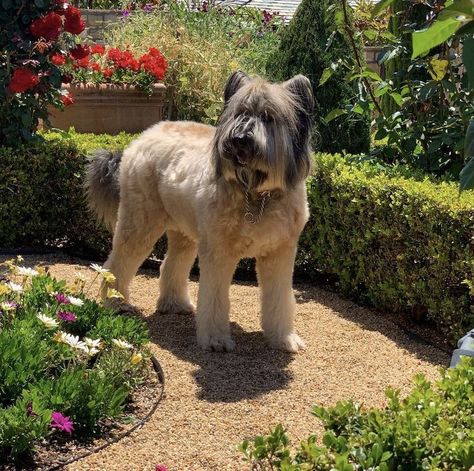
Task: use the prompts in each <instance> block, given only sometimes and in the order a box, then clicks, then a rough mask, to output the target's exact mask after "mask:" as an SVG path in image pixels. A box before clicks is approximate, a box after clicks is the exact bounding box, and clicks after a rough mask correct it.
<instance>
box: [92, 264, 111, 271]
mask: <svg viewBox="0 0 474 471" xmlns="http://www.w3.org/2000/svg"><path fill="white" fill-rule="evenodd" d="M89 266H90V268H92V270H94V271H95V272H97V273H107V272H108V271H109V270H107V268H103V267H101V266H100V265H98V264H97V263H91V264H90V265H89Z"/></svg>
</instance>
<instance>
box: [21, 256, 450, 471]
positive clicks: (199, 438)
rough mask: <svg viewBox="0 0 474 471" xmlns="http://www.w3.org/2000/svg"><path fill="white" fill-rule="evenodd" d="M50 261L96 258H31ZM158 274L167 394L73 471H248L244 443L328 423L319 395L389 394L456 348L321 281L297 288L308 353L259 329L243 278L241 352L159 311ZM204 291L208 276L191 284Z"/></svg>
mask: <svg viewBox="0 0 474 471" xmlns="http://www.w3.org/2000/svg"><path fill="white" fill-rule="evenodd" d="M25 258H26V260H25V265H31V264H35V263H38V262H42V263H44V264H47V265H49V266H50V268H51V272H52V273H53V274H54V275H55V276H58V277H63V278H66V279H71V278H73V277H74V273H75V272H82V273H84V274H86V275H87V276H88V277H89V278H90V279H92V273H91V272H90V271H89V270H88V269H87V265H88V264H87V263H86V262H84V261H81V260H77V259H72V258H69V257H65V256H61V257H59V256H47V257H46V256H45V257H39V256H35V257H25ZM157 290H158V287H157V274H156V272H154V271H152V270H142V271H141V272H140V274H139V275H138V276H137V277H136V278H135V280H134V282H133V285H132V302H133V303H134V304H135V305H136V306H138V307H139V308H140V309H141V310H142V311H143V314H144V316H145V319H146V321H147V322H148V325H149V327H150V330H151V335H152V344H151V350H152V351H153V353H154V354H155V355H156V357H157V358H158V360H159V361H160V363H161V365H162V367H163V369H164V371H165V376H166V387H165V399H164V400H163V401H162V403H161V404H160V406H159V407H158V410H157V411H156V413H155V414H154V416H153V417H152V419H151V420H150V421H149V422H148V423H147V424H146V425H145V426H144V427H143V428H142V429H141V430H139V431H138V432H136V433H134V434H133V435H132V436H131V437H128V438H126V439H124V440H122V441H121V442H119V443H117V444H116V445H114V446H111V447H109V448H108V449H106V450H104V451H102V452H101V453H98V454H97V455H94V456H91V457H89V458H86V459H84V460H82V461H80V462H78V463H76V464H74V465H71V466H69V467H68V470H70V471H79V470H81V471H82V470H94V471H105V470H107V471H111V470H121V471H123V470H125V471H135V470H137V471H138V470H143V471H145V470H147V471H153V470H154V466H155V464H157V463H163V464H165V465H166V466H167V468H168V470H170V471H188V470H193V471H198V470H199V471H201V470H203V471H207V470H212V471H214V470H215V471H221V470H245V469H247V467H246V465H245V463H244V462H243V461H242V460H241V455H240V453H239V452H238V451H237V450H236V445H237V444H239V443H240V442H241V441H242V440H243V439H245V438H250V437H252V436H254V435H256V434H259V433H265V432H267V431H268V430H269V429H270V427H272V426H274V425H276V424H277V423H279V422H281V423H282V424H283V425H284V426H285V427H286V428H287V430H288V432H289V434H290V437H291V438H292V439H293V440H294V443H297V441H299V440H300V439H303V438H304V437H306V436H307V435H308V434H309V433H314V432H316V433H319V432H320V431H321V427H320V425H319V424H318V422H317V421H316V419H315V418H314V417H313V416H312V415H311V413H310V411H311V407H312V406H313V405H314V404H322V405H331V404H335V403H336V401H338V400H342V399H348V398H352V399H354V400H356V401H359V402H362V403H363V404H365V405H367V406H381V405H383V404H384V390H385V388H386V387H387V386H388V385H392V386H395V387H397V388H401V389H402V391H403V392H407V391H408V390H409V387H410V380H411V378H413V376H414V375H415V374H416V373H424V374H426V375H427V376H428V377H429V378H430V379H433V380H434V379H436V378H437V377H438V375H439V373H438V369H439V366H440V365H443V366H444V365H447V364H448V362H449V357H448V356H447V355H446V354H445V353H443V352H441V351H440V350H438V349H436V348H434V347H430V346H427V345H425V344H423V343H420V342H417V341H416V340H414V339H413V338H412V337H410V336H408V335H407V334H405V333H404V332H403V331H402V330H401V329H400V328H399V327H397V326H396V325H395V324H393V323H392V322H391V321H390V320H389V319H387V318H385V317H384V316H382V315H380V314H377V313H375V312H372V311H370V310H367V309H364V308H361V307H359V306H357V305H355V304H353V303H351V302H349V301H345V300H342V299H341V298H339V297H338V296H337V295H335V294H333V293H329V292H327V291H324V290H321V289H318V288H315V287H303V286H301V285H298V286H297V287H296V295H297V300H298V314H297V331H298V332H299V334H300V335H301V336H302V337H303V338H304V340H305V341H306V345H307V348H306V350H305V351H304V352H303V353H300V354H297V355H291V354H286V353H283V352H277V351H274V350H270V349H269V348H268V347H267V346H266V345H265V343H264V341H263V336H262V333H261V331H260V328H259V307H258V289H257V287H256V286H255V285H254V284H252V283H235V284H233V285H232V287H231V292H230V296H231V303H232V312H231V320H232V333H233V336H234V339H235V341H236V344H237V348H236V350H235V352H233V353H227V354H222V353H205V352H202V351H200V350H199V349H198V348H197V346H196V342H195V338H194V325H193V318H192V316H173V315H161V316H157V315H154V313H153V312H154V305H155V302H156V298H157ZM191 292H192V295H193V297H194V298H195V296H196V293H197V283H195V282H192V283H191Z"/></svg>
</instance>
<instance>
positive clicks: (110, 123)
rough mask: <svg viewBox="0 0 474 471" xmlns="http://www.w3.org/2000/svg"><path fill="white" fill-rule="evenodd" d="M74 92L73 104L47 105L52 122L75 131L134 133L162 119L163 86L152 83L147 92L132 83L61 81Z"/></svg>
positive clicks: (164, 89)
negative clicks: (56, 106)
mask: <svg viewBox="0 0 474 471" xmlns="http://www.w3.org/2000/svg"><path fill="white" fill-rule="evenodd" d="M63 88H66V89H68V90H69V91H70V92H71V93H72V94H73V96H74V104H73V105H70V106H67V107H66V108H65V109H64V111H61V110H58V109H50V122H51V126H52V127H54V128H59V129H65V130H67V129H69V128H70V127H71V126H72V127H74V128H75V129H76V131H78V132H93V133H96V134H102V133H107V134H117V133H119V132H121V131H126V132H129V133H137V132H140V131H143V130H144V129H146V128H147V127H149V126H151V125H152V124H155V123H157V122H158V121H160V120H161V119H163V111H164V106H165V96H166V87H165V86H164V85H163V84H161V83H158V84H155V85H154V86H153V93H152V95H151V96H147V95H146V94H145V93H144V92H142V91H140V90H137V89H136V88H135V87H134V86H133V85H111V84H102V85H92V84H85V85H84V84H78V85H63Z"/></svg>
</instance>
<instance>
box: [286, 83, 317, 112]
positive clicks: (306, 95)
mask: <svg viewBox="0 0 474 471" xmlns="http://www.w3.org/2000/svg"><path fill="white" fill-rule="evenodd" d="M282 85H283V87H284V88H286V89H287V90H288V91H289V92H291V93H292V94H293V95H294V96H295V97H296V98H297V99H298V101H299V103H300V104H301V106H302V107H303V110H304V111H305V112H306V113H307V114H308V115H309V116H311V115H312V114H313V111H314V96H313V87H312V86H311V82H310V81H309V79H308V78H307V77H305V76H304V75H301V74H299V75H295V76H294V77H293V78H292V79H290V80H287V81H286V82H283V84H282Z"/></svg>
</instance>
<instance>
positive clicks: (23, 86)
mask: <svg viewBox="0 0 474 471" xmlns="http://www.w3.org/2000/svg"><path fill="white" fill-rule="evenodd" d="M38 83H39V78H38V76H37V75H36V74H34V73H33V72H32V71H31V70H30V69H27V68H26V67H19V68H18V69H15V70H14V71H13V75H12V78H11V80H10V85H9V86H8V88H9V90H10V91H11V92H13V93H22V92H25V91H26V90H29V89H30V88H33V87H34V86H35V85H38Z"/></svg>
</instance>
